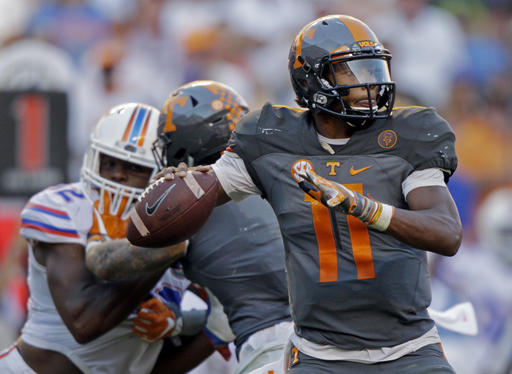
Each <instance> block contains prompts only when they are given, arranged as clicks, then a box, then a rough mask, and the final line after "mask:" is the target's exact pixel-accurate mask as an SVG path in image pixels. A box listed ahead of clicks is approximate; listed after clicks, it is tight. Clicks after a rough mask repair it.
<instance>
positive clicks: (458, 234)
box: [441, 222, 462, 257]
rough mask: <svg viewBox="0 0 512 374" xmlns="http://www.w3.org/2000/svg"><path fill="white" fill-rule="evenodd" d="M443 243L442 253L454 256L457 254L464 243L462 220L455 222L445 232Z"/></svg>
mask: <svg viewBox="0 0 512 374" xmlns="http://www.w3.org/2000/svg"><path fill="white" fill-rule="evenodd" d="M442 243H443V245H442V253H441V254H442V255H444V256H448V257H452V256H455V255H456V254H457V252H458V251H459V248H460V245H461V243H462V225H461V224H460V222H458V223H457V224H454V225H453V227H452V228H451V229H450V230H449V231H448V232H447V233H446V234H445V238H444V240H443V241H442Z"/></svg>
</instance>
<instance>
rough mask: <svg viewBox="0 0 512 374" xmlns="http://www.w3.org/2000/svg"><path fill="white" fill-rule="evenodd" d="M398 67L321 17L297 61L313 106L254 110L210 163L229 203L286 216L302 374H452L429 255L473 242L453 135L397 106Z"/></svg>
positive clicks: (344, 25)
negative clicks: (459, 197) (466, 230)
mask: <svg viewBox="0 0 512 374" xmlns="http://www.w3.org/2000/svg"><path fill="white" fill-rule="evenodd" d="M418 48H421V46H418ZM390 60H391V54H390V52H389V51H387V50H386V49H385V48H384V47H383V46H382V45H381V44H380V42H379V41H378V39H377V37H376V35H375V34H374V33H373V31H372V30H371V29H370V28H369V27H368V26H367V25H366V24H365V23H363V22H361V21H360V20H358V19H356V18H353V17H350V16H346V15H330V16H326V17H322V18H319V19H317V20H315V21H313V22H311V23H310V24H308V25H306V26H305V27H304V28H303V29H302V30H301V32H300V33H299V34H298V35H297V37H296V38H295V40H294V42H293V44H292V47H291V50H290V55H289V71H290V77H291V82H292V86H293V89H294V91H295V93H296V95H297V103H298V104H299V105H300V106H301V107H303V109H296V108H290V107H282V106H273V105H270V104H267V105H265V106H264V107H263V108H262V109H261V110H258V111H254V112H251V113H249V114H248V115H247V116H245V117H244V118H242V119H241V120H240V121H239V122H238V124H237V127H236V129H235V131H234V132H233V136H232V138H231V140H230V142H229V147H228V148H227V150H226V152H225V153H224V154H223V156H222V157H221V158H220V159H219V160H218V161H217V162H216V163H215V164H213V165H212V166H211V171H210V172H214V173H215V175H216V176H217V178H218V180H219V182H220V183H219V185H220V187H219V198H218V203H219V204H220V203H223V202H225V201H227V200H229V199H233V200H235V201H240V200H242V199H243V198H245V197H247V196H249V195H252V194H259V195H261V196H263V197H264V198H265V199H267V200H268V202H269V203H270V205H271V206H272V208H273V210H274V213H275V214H276V216H277V219H278V221H279V225H280V228H281V232H282V235H283V240H284V244H285V250H286V269H287V275H288V288H289V292H290V303H291V304H290V305H291V311H292V317H293V320H294V324H295V329H294V333H293V334H292V337H291V341H292V347H291V350H290V359H289V371H290V373H293V374H303V373H308V374H309V373H350V374H353V373H384V372H385V373H434V372H435V373H453V369H452V368H451V367H450V365H449V363H448V362H447V360H446V358H445V357H444V354H443V351H442V348H441V344H440V339H439V335H438V333H437V329H436V327H435V325H434V322H433V321H432V319H431V318H430V317H429V314H428V311H427V307H428V306H429V304H430V300H431V294H430V280H429V273H428V270H427V256H426V252H427V251H431V252H435V253H438V254H441V255H444V256H453V255H454V254H455V253H456V252H457V250H458V248H459V246H460V242H461V239H462V228H461V223H460V218H459V214H458V211H457V208H456V206H455V204H454V202H453V199H452V197H451V195H450V192H449V191H448V189H447V187H446V182H447V181H448V179H449V178H450V176H451V175H452V174H453V172H454V171H455V169H456V166H457V157H456V154H455V145H454V142H455V135H454V133H453V132H452V130H451V128H450V126H449V125H448V123H447V122H446V121H445V120H444V119H442V118H441V117H440V116H439V115H438V114H437V113H436V111H435V109H433V108H423V107H408V108H397V107H394V105H393V104H394V98H395V84H394V82H392V80H391V77H390V69H389V63H390ZM418 74H422V72H418ZM185 169H186V165H180V166H179V167H178V168H169V169H167V170H164V171H163V172H162V173H161V174H160V175H166V174H167V175H168V176H169V178H172V177H173V175H172V174H175V175H178V176H183V175H184V170H185ZM196 170H199V171H207V170H208V168H206V167H203V168H196Z"/></svg>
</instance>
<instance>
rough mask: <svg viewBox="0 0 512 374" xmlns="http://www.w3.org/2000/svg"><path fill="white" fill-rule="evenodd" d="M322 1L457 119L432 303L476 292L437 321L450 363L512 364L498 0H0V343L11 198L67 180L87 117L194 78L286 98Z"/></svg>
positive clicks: (419, 93)
mask: <svg viewBox="0 0 512 374" xmlns="http://www.w3.org/2000/svg"><path fill="white" fill-rule="evenodd" d="M334 13H343V14H349V15H353V16H356V17H358V18H360V19H362V20H363V21H365V22H366V23H368V24H369V25H370V27H372V28H373V30H374V31H375V32H376V33H377V35H378V37H379V38H380V40H381V41H382V42H383V43H384V45H385V46H386V47H387V48H389V49H390V50H391V51H392V54H393V60H392V76H393V79H394V80H395V81H396V82H397V86H398V93H399V95H400V96H399V103H398V104H400V105H403V104H406V105H409V104H413V105H424V106H435V107H436V108H437V109H438V111H439V112H440V113H441V114H442V115H443V116H444V117H445V118H446V119H447V120H448V121H449V122H450V124H451V125H452V127H453V129H454V130H455V133H456V136H457V143H456V147H457V153H458V156H459V167H458V170H457V172H456V174H455V175H454V177H452V178H451V180H450V182H449V184H448V187H449V188H450V190H451V192H452V195H453V197H454V199H455V201H456V203H457V206H458V208H459V211H460V214H461V218H462V221H463V226H464V231H465V236H464V243H463V245H462V247H461V249H460V250H459V253H458V254H457V255H456V256H455V257H454V258H441V257H439V256H435V255H433V256H431V257H430V260H431V271H432V284H433V304H432V305H433V306H434V307H435V308H437V309H446V308H448V307H450V306H452V305H454V304H456V303H458V302H463V301H471V302H472V303H473V305H474V307H475V310H476V315H477V318H478V322H479V329H480V331H479V334H478V335H477V336H474V337H473V336H464V335H457V334H455V333H450V332H449V331H446V330H443V329H440V332H441V334H442V338H443V345H444V349H445V353H446V355H447V357H448V359H449V361H450V362H451V363H452V365H453V366H454V368H455V369H456V371H457V372H458V373H485V374H487V373H510V372H512V192H511V191H512V147H511V140H512V122H511V120H510V118H511V115H512V63H511V58H512V1H510V0H438V1H428V0H359V1H358V2H357V4H356V2H355V1H349V0H345V1H344V0H243V1H237V0H47V1H44V0H16V1H13V0H0V147H1V148H0V149H1V157H0V350H1V349H2V348H4V347H5V346H7V345H9V344H10V343H12V341H14V339H15V338H16V336H17V334H18V329H19V328H20V326H21V325H22V323H23V321H24V319H25V311H26V301H27V296H28V295H27V289H26V284H25V277H26V246H25V243H24V242H23V240H21V239H19V238H18V235H17V232H18V225H19V221H18V215H19V212H20V211H21V209H22V208H23V205H24V203H25V201H26V199H27V198H28V197H29V196H30V195H31V194H33V193H35V192H37V191H39V190H41V189H43V188H45V187H46V186H48V185H53V184H58V183H64V182H68V181H74V180H77V178H78V176H79V170H80V166H81V161H82V154H83V152H84V150H85V149H86V146H87V140H88V136H89V132H90V130H91V129H92V126H94V124H95V123H96V121H97V120H98V119H99V117H100V116H101V115H102V114H103V113H104V112H105V111H106V110H108V109H109V108H110V107H112V106H114V105H116V104H119V103H122V102H127V101H138V102H144V103H147V104H151V105H154V106H156V107H157V108H160V107H161V105H162V104H163V102H164V100H165V99H166V97H167V95H168V94H169V93H170V92H171V91H172V90H174V88H176V87H177V86H179V85H181V84H183V83H185V82H188V81H191V80H195V79H214V80H218V81H221V82H224V83H227V84H229V85H231V86H232V87H234V88H235V89H236V90H238V91H239V92H240V93H241V94H242V96H244V97H245V98H246V99H247V101H248V103H249V105H250V107H251V108H253V109H256V108H258V107H260V106H261V105H262V104H264V103H265V102H267V101H270V102H272V103H276V104H284V105H295V104H294V101H293V99H294V95H293V91H292V89H291V86H290V82H289V75H288V70H287V56H288V51H289V47H290V45H291V42H292V40H293V38H294V37H295V35H296V34H297V33H298V31H299V30H300V29H301V28H302V27H303V26H304V25H305V24H307V23H309V22H310V21H312V20H313V19H315V18H317V17H320V16H323V15H326V14H334ZM469 352H471V353H469Z"/></svg>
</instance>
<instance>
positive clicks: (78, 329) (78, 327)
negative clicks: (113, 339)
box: [68, 322, 100, 344]
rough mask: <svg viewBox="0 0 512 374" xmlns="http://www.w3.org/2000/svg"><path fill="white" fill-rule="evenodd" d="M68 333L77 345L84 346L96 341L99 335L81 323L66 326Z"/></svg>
mask: <svg viewBox="0 0 512 374" xmlns="http://www.w3.org/2000/svg"><path fill="white" fill-rule="evenodd" d="M68 328H69V332H70V333H71V335H73V338H74V339H75V340H76V341H77V343H79V344H86V343H89V342H91V341H93V340H94V339H96V338H97V337H98V336H99V335H100V334H99V333H98V332H97V331H94V329H92V328H91V326H86V325H84V324H83V323H80V322H76V323H73V324H72V326H68Z"/></svg>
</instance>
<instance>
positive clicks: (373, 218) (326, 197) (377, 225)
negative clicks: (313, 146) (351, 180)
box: [298, 170, 394, 231]
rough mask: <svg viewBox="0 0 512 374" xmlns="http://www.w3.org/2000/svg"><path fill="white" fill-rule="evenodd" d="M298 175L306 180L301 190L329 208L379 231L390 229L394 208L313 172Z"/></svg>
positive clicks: (302, 182)
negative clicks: (355, 218)
mask: <svg viewBox="0 0 512 374" xmlns="http://www.w3.org/2000/svg"><path fill="white" fill-rule="evenodd" d="M298 174H299V176H300V177H301V178H303V179H304V180H303V181H301V182H299V186H300V188H302V189H303V190H304V192H306V193H307V194H308V195H310V196H311V197H313V198H314V199H315V200H318V201H320V202H321V203H322V204H324V205H325V206H327V207H328V208H334V209H336V210H338V211H340V212H342V213H345V214H350V215H353V216H355V217H357V218H359V219H360V220H361V221H363V222H364V223H366V224H368V226H370V227H372V228H374V229H377V230H379V231H386V229H387V228H388V226H389V224H390V222H391V218H392V216H393V211H394V208H393V207H392V206H390V205H387V204H383V203H381V202H379V201H375V200H372V199H369V198H367V197H366V196H363V195H361V194H360V193H359V192H357V191H352V190H350V189H348V188H347V187H345V186H343V185H341V184H339V183H336V182H333V181H330V180H328V179H325V178H323V177H321V176H320V175H318V174H316V173H315V172H314V171H312V170H301V171H299V173H298Z"/></svg>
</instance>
